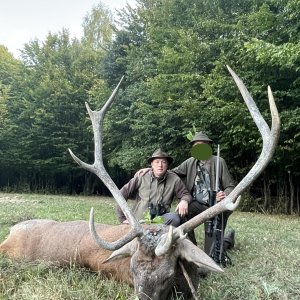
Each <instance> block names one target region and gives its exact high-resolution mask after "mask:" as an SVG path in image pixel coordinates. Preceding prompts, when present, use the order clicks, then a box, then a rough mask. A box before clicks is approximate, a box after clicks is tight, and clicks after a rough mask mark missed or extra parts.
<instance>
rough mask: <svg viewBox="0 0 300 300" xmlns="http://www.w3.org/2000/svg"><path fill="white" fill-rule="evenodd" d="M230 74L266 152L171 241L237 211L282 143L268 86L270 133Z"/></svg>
mask: <svg viewBox="0 0 300 300" xmlns="http://www.w3.org/2000/svg"><path fill="white" fill-rule="evenodd" d="M227 68H228V70H229V72H230V74H231V76H232V77H233V79H234V81H235V83H236V85H237V86H238V88H239V90H240V92H241V94H242V97H243V99H244V101H245V103H246V105H247V107H248V110H249V111H250V114H251V116H252V118H253V120H254V122H255V124H256V126H257V127H258V130H259V132H260V134H261V136H262V140H263V148H262V152H261V154H260V156H259V158H258V160H257V162H256V163H255V164H254V166H253V167H252V168H251V170H250V171H249V172H248V174H247V175H246V176H245V177H244V178H243V179H242V180H241V181H240V182H239V184H238V185H237V186H236V187H235V188H234V189H233V191H232V192H231V193H230V194H229V195H228V196H227V197H226V198H225V199H224V200H222V201H220V202H218V203H217V204H216V205H214V206H212V207H210V208H208V209H207V210H205V211H204V212H202V213H201V214H199V215H197V216H195V217H194V218H192V219H191V220H189V221H187V222H186V223H184V224H182V225H180V226H179V227H177V228H176V229H175V230H174V231H173V235H172V239H173V242H174V241H175V240H177V239H179V238H180V237H181V236H183V234H185V233H187V232H189V231H191V230H193V229H194V228H196V227H197V226H199V225H201V224H203V223H204V222H205V221H207V220H209V219H211V218H213V217H214V216H216V215H218V214H220V213H222V212H224V211H226V210H235V209H236V208H237V206H238V205H239V202H240V195H241V194H242V193H243V192H244V191H245V190H246V189H247V188H248V187H249V186H250V185H251V184H252V183H253V182H254V180H255V179H256V178H257V177H258V176H259V175H260V174H261V172H262V171H263V170H264V169H265V168H266V166H267V165H268V163H269V162H270V160H271V158H272V156H273V154H274V151H275V148H276V145H277V141H278V139H279V132H280V118H279V114H278V111H277V108H276V104H275V101H274V98H273V95H272V91H271V88H270V87H269V86H268V98H269V105H270V110H271V116H272V126H271V130H270V128H269V126H268V124H267V123H266V121H265V120H264V118H263V117H262V115H261V113H260V112H259V109H258V108H257V106H256V104H255V102H254V100H253V99H252V97H251V95H250V93H249V92H248V90H247V88H246V87H245V85H244V83H243V82H242V80H241V79H240V78H239V77H238V76H237V75H236V74H235V73H234V71H233V70H232V69H231V68H230V67H228V66H227ZM167 240H168V239H167V235H166V234H165V238H163V237H162V238H161V244H164V245H170V244H172V243H170V241H167ZM164 245H158V246H157V247H158V248H159V249H164V250H163V251H160V254H163V253H166V252H167V251H168V248H169V247H168V246H166V247H164Z"/></svg>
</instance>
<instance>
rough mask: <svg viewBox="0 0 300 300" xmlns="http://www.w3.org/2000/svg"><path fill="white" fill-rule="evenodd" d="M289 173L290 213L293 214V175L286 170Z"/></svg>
mask: <svg viewBox="0 0 300 300" xmlns="http://www.w3.org/2000/svg"><path fill="white" fill-rule="evenodd" d="M288 174H289V183H290V214H291V215H292V214H293V209H294V185H293V176H292V174H291V172H290V171H289V172H288Z"/></svg>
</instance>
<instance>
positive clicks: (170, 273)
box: [69, 67, 280, 300]
mask: <svg viewBox="0 0 300 300" xmlns="http://www.w3.org/2000/svg"><path fill="white" fill-rule="evenodd" d="M228 70H229V72H230V73H231V75H232V77H233V79H234V80H235V82H236V84H237V86H238V88H239V90H240V92H241V94H242V97H243V99H244V101H245V103H246V105H247V107H248V109H249V111H250V114H251V116H252V118H253V119H254V122H255V123H256V125H257V127H258V129H259V131H260V133H261V136H262V139H263V149H262V152H261V155H260V157H259V159H258V160H257V162H256V163H255V165H254V166H253V167H252V168H251V170H250V171H249V172H248V174H247V175H246V176H245V177H244V178H243V179H242V180H241V182H240V183H239V184H238V185H237V186H236V188H235V189H234V190H233V191H232V192H231V194H230V195H229V196H227V197H226V198H225V199H224V200H223V201H220V202H219V203H218V204H216V205H215V206H213V207H211V208H209V209H207V210H206V211H204V212H203V213H201V214H199V215H198V216H196V217H194V218H193V219H191V220H189V221H188V222H186V223H184V224H182V225H181V226H180V227H177V228H175V229H174V230H173V227H172V226H166V225H156V226H150V227H149V226H142V225H141V224H140V223H139V222H138V220H137V219H136V218H135V217H134V215H133V213H132V212H131V210H130V208H129V207H128V205H127V202H126V200H125V199H124V198H123V196H122V194H121V192H120V190H119V189H118V188H117V186H116V185H115V184H114V182H113V181H112V179H111V178H110V176H109V175H108V173H107V172H106V170H105V168H104V165H103V159H102V123H103V118H104V115H105V113H106V112H107V110H108V109H109V107H110V106H111V103H112V101H113V99H114V98H115V95H116V94H117V91H118V89H119V87H120V85H121V83H122V81H123V77H122V79H121V80H120V82H119V84H118V85H117V87H116V88H115V90H114V91H113V93H112V95H111V96H110V98H109V99H108V101H107V102H106V103H105V105H104V106H103V107H102V109H101V110H100V111H92V110H91V109H90V108H89V105H88V104H87V103H86V107H87V111H88V113H89V115H90V118H91V121H92V125H93V131H94V143H95V161H94V163H93V164H86V163H84V162H82V161H81V160H80V159H79V158H78V157H76V156H75V155H74V154H73V153H72V151H71V150H70V149H69V151H70V154H71V156H72V157H73V159H74V160H75V161H76V162H77V163H78V164H79V165H80V166H81V167H83V168H85V169H86V170H88V171H90V172H92V173H94V174H96V175H97V176H98V177H99V178H100V179H101V180H102V181H103V182H104V184H105V185H106V186H107V187H108V189H109V190H110V192H111V193H112V195H113V197H114V199H115V200H116V202H117V204H118V205H119V206H120V207H121V209H122V210H123V212H124V214H125V216H126V218H127V220H128V221H129V224H130V226H131V230H130V231H129V232H128V234H126V235H125V236H123V237H122V238H121V239H119V240H117V241H115V242H112V243H111V242H110V243H108V242H106V241H104V240H102V239H101V237H100V236H99V235H98V234H97V232H96V230H95V226H94V214H93V209H91V214H90V232H91V234H92V236H93V238H94V240H95V242H96V243H97V244H98V245H99V247H102V248H105V249H107V250H110V251H113V252H112V254H111V256H110V257H109V258H108V259H107V261H106V263H109V261H111V260H115V259H120V258H122V257H126V256H130V257H131V264H130V269H131V273H132V278H133V284H134V288H135V292H136V295H137V297H138V298H139V299H140V300H143V299H145V300H146V299H147V300H148V299H152V300H156V299H157V300H162V299H171V294H172V287H173V286H174V285H175V286H177V288H178V289H179V290H180V291H182V292H183V294H184V297H185V299H189V298H191V297H193V298H194V299H197V295H196V292H195V288H194V286H195V285H197V284H198V279H199V276H198V271H197V269H202V270H203V269H204V270H211V271H217V272H222V269H221V268H220V267H219V266H218V265H217V264H216V263H215V262H214V261H213V260H212V259H211V258H210V257H209V256H208V255H206V254H205V253H204V252H203V251H202V250H201V249H199V248H198V247H197V246H195V245H194V244H193V243H191V242H190V241H189V240H188V239H187V238H186V236H187V233H188V232H189V231H190V230H193V229H194V228H196V227H197V226H199V225H200V224H202V223H204V222H205V221H206V220H209V219H211V218H212V217H214V216H216V215H218V214H219V213H221V212H223V211H225V210H234V209H235V208H236V207H237V206H238V203H239V201H240V195H241V193H242V192H243V191H244V190H245V189H247V188H248V187H249V186H250V185H251V184H252V182H253V181H254V180H255V179H256V178H257V177H258V176H259V174H260V173H261V172H262V171H263V170H264V169H265V167H266V166H267V164H268V163H269V161H270V160H271V158H272V156H273V153H274V151H275V147H276V144H277V140H278V137H279V130H280V120H279V115H278V112H277V108H276V105H275V103H274V99H273V96H272V92H271V89H270V88H268V96H269V103H270V109H271V115H272V127H271V130H270V129H269V127H268V125H267V123H266V122H265V121H264V119H263V117H262V116H261V114H260V112H259V110H258V108H257V106H256V104H255V102H254V101H253V99H252V97H251V95H250V94H249V92H248V91H247V89H246V87H245V86H244V84H243V82H242V81H241V80H240V78H239V77H238V76H237V75H236V74H235V73H234V72H233V71H232V70H231V69H230V68H229V67H228ZM183 276H184V277H185V279H183V278H182V277H183Z"/></svg>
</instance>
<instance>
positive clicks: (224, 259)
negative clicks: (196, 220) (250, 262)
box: [204, 145, 232, 267]
mask: <svg viewBox="0 0 300 300" xmlns="http://www.w3.org/2000/svg"><path fill="white" fill-rule="evenodd" d="M219 168H220V145H218V150H217V165H216V182H215V190H214V191H211V193H210V197H209V207H211V206H213V205H215V204H216V202H217V200H216V195H217V193H218V191H219ZM204 226H205V227H204V228H205V231H204V251H205V253H206V254H208V255H209V256H210V257H211V258H212V259H213V260H214V261H215V262H216V263H218V264H222V265H223V266H224V267H226V266H228V265H231V264H232V263H231V259H230V258H229V257H228V255H227V254H226V252H225V250H224V249H223V243H224V231H223V213H221V214H219V215H217V216H215V217H213V218H212V219H210V220H208V221H206V222H205V225H204Z"/></svg>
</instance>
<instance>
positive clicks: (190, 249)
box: [177, 239, 224, 272]
mask: <svg viewBox="0 0 300 300" xmlns="http://www.w3.org/2000/svg"><path fill="white" fill-rule="evenodd" d="M177 243H178V250H179V257H180V258H182V259H185V260H186V261H188V262H191V263H194V264H195V265H197V266H198V267H199V268H204V269H207V270H210V271H215V272H224V271H223V270H222V269H221V268H220V267H219V266H218V265H217V264H216V263H215V262H214V260H213V259H212V258H210V257H209V256H208V255H207V254H206V253H205V252H204V251H202V250H201V249H199V248H198V247H197V246H195V245H194V244H193V243H192V242H191V241H190V240H188V239H182V240H180V241H178V242H177Z"/></svg>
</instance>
